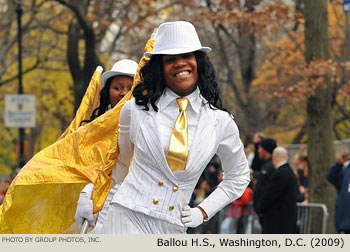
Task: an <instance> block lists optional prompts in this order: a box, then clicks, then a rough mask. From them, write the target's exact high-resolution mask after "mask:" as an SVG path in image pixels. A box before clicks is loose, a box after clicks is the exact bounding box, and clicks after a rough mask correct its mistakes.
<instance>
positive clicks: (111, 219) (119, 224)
mask: <svg viewBox="0 0 350 252" xmlns="http://www.w3.org/2000/svg"><path fill="white" fill-rule="evenodd" d="M106 221H107V223H114V225H104V226H103V228H102V230H101V233H102V234H183V233H185V232H186V228H184V227H183V226H178V225H174V224H171V223H169V222H166V221H163V220H160V219H157V218H154V217H150V216H148V215H145V214H143V213H138V212H135V211H132V210H130V209H128V208H126V207H123V206H121V205H119V204H112V205H111V206H110V210H109V213H108V219H107V220H106Z"/></svg>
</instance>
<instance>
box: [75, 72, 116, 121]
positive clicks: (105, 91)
mask: <svg viewBox="0 0 350 252" xmlns="http://www.w3.org/2000/svg"><path fill="white" fill-rule="evenodd" d="M113 77H115V76H112V77H111V78H109V79H107V80H106V82H105V85H104V87H103V88H102V89H101V91H100V106H99V107H97V108H96V109H94V111H93V112H92V115H91V117H90V119H89V120H83V121H81V122H80V125H82V124H83V123H89V122H91V121H93V120H95V119H96V118H97V117H99V116H100V115H103V114H104V113H105V112H106V111H107V109H108V106H109V105H110V104H111V102H110V100H109V88H110V86H111V83H112V80H113Z"/></svg>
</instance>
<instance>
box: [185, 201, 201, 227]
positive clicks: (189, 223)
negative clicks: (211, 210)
mask: <svg viewBox="0 0 350 252" xmlns="http://www.w3.org/2000/svg"><path fill="white" fill-rule="evenodd" d="M181 216H182V218H181V220H182V223H183V224H184V225H185V227H192V228H194V227H197V226H199V225H200V224H202V223H203V214H202V212H201V210H199V208H198V207H194V208H191V207H190V206H184V207H182V211H181Z"/></svg>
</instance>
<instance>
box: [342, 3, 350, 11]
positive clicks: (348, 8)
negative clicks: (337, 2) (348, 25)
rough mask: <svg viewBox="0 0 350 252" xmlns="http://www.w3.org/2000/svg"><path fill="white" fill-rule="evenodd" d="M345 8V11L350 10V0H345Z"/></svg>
mask: <svg viewBox="0 0 350 252" xmlns="http://www.w3.org/2000/svg"><path fill="white" fill-rule="evenodd" d="M343 9H344V12H350V0H344V2H343Z"/></svg>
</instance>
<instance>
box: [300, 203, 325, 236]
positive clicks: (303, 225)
mask: <svg viewBox="0 0 350 252" xmlns="http://www.w3.org/2000/svg"><path fill="white" fill-rule="evenodd" d="M297 206H298V212H297V226H298V229H299V233H300V234H310V233H311V225H312V214H313V213H314V212H315V210H316V209H318V211H322V234H325V233H326V228H327V219H328V209H327V206H326V205H325V204H321V203H307V204H302V203H297Z"/></svg>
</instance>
